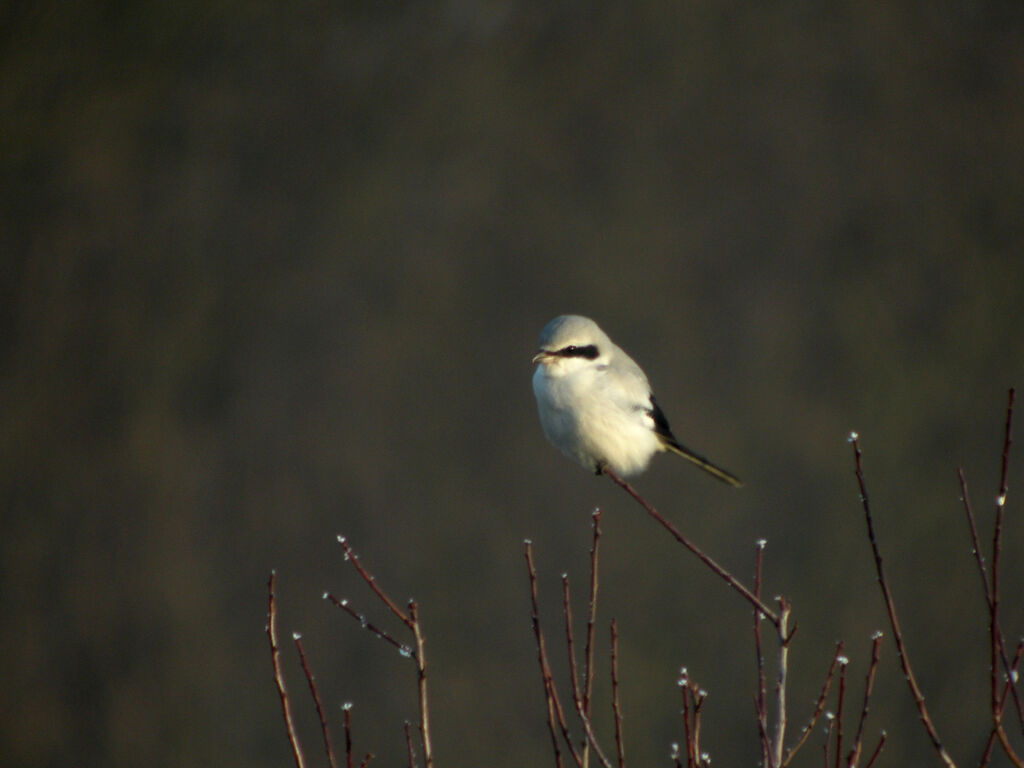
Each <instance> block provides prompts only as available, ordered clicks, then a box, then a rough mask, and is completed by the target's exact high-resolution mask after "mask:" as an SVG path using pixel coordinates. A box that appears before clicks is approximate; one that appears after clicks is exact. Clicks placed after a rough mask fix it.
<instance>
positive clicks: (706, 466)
mask: <svg viewBox="0 0 1024 768" xmlns="http://www.w3.org/2000/svg"><path fill="white" fill-rule="evenodd" d="M663 445H664V446H665V449H666V450H669V451H672V453H678V454H679V455H680V456H682V457H683V458H684V459H686V460H687V461H690V462H693V463H694V464H696V465H697V466H698V467H700V468H701V469H703V470H704V471H705V472H707V473H708V474H709V475H713V476H715V477H717V478H718V479H719V480H721V481H722V482H723V483H728V484H729V485H731V486H733V487H734V488H739V487H740V486H741V485H743V481H742V480H740V479H739V478H738V477H736V475H734V474H732V473H731V472H727V471H726V470H724V469H722V468H721V467H720V466H718V465H717V464H712V463H711V462H710V461H708V460H707V459H705V458H704V457H703V456H701V455H700V454H699V453H694V452H693V451H691V450H690V449H689V448H687V447H685V446H683V445H680V444H679V443H677V442H675V441H674V440H665V441H664V443H663Z"/></svg>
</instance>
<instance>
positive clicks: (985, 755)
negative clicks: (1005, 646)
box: [978, 640, 1024, 768]
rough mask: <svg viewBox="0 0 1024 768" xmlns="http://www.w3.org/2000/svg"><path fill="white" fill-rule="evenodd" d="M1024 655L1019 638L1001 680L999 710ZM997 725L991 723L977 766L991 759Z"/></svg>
mask: <svg viewBox="0 0 1024 768" xmlns="http://www.w3.org/2000/svg"><path fill="white" fill-rule="evenodd" d="M1022 655H1024V640H1020V641H1018V643H1017V649H1016V650H1015V651H1014V654H1013V659H1012V660H1011V661H1010V676H1009V677H1008V678H1007V679H1006V680H1005V681H1004V682H1003V691H1002V693H1001V694H1000V696H999V710H1000V711H1002V710H1003V708H1004V707H1005V706H1006V700H1007V698H1009V696H1010V686H1011V683H1010V680H1012V679H1013V678H1014V677H1016V676H1017V667H1018V665H1019V664H1020V660H1021V656H1022ZM998 728H999V725H996V724H993V725H992V729H991V731H989V734H988V740H987V741H986V742H985V749H984V751H983V752H982V755H981V760H979V761H978V768H985V766H986V765H988V763H989V760H991V759H992V747H993V746H995V742H996V730H998Z"/></svg>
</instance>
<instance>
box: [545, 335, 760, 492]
mask: <svg viewBox="0 0 1024 768" xmlns="http://www.w3.org/2000/svg"><path fill="white" fill-rule="evenodd" d="M539 347H540V348H539V350H538V351H537V354H536V355H534V356H533V362H534V363H536V364H537V370H536V371H535V372H534V374H533V394H534V395H535V396H536V397H537V410H538V411H539V412H540V423H541V426H542V427H543V428H544V434H545V435H546V436H547V438H548V440H550V441H551V443H552V444H553V445H554V446H555V447H556V448H558V449H559V450H560V451H561V452H562V453H564V454H565V455H566V456H568V457H569V458H571V459H575V460H576V461H578V462H579V463H580V464H582V465H583V466H584V467H585V468H586V469H589V470H590V471H592V472H596V473H597V474H601V472H602V470H603V469H604V468H606V467H607V468H608V469H611V470H612V471H614V472H615V473H616V474H617V475H620V476H623V477H625V476H628V475H635V474H637V473H639V472H642V471H643V470H644V469H646V468H647V465H648V464H649V463H650V461H651V458H652V457H653V456H654V454H656V453H660V452H662V451H671V452H673V453H677V454H679V455H680V456H682V457H683V458H684V459H687V460H689V461H691V462H693V463H694V464H696V465H697V466H698V467H700V468H701V469H703V470H704V471H705V472H708V473H710V474H712V475H714V476H715V477H717V478H718V479H719V480H721V481H722V482H725V483H728V484H729V485H734V486H739V485H742V483H741V482H740V480H739V479H738V478H737V477H736V476H735V475H733V474H731V473H730V472H727V471H726V470H724V469H722V468H721V467H719V466H717V465H715V464H712V463H711V462H710V461H708V460H707V459H705V458H704V457H703V456H701V455H700V454H698V453H694V452H693V451H691V450H690V449H689V448H687V447H685V446H684V445H681V444H680V443H679V441H678V440H676V438H675V435H673V434H672V430H671V429H670V428H669V426H668V421H667V420H666V419H665V414H663V413H662V412H661V408H659V407H658V404H657V403H656V402H655V401H654V395H653V394H652V392H651V385H650V384H649V383H648V382H647V376H645V375H644V372H643V371H642V370H641V369H640V366H639V365H637V364H636V363H635V362H633V359H632V358H631V357H630V356H629V355H627V354H626V353H625V352H623V351H622V350H621V349H619V347H617V346H616V345H615V344H614V343H613V342H612V340H611V339H609V338H608V336H607V335H606V334H605V332H604V331H602V330H601V329H600V328H599V327H598V325H597V323H595V322H594V321H593V320H591V319H590V318H587V317H582V316H580V315H561V316H559V317H556V318H555V319H554V320H552V321H551V322H550V323H548V324H547V325H546V326H544V330H542V331H541V332H540V343H539Z"/></svg>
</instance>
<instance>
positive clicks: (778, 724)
mask: <svg viewBox="0 0 1024 768" xmlns="http://www.w3.org/2000/svg"><path fill="white" fill-rule="evenodd" d="M778 601H779V622H778V624H777V629H778V631H779V657H778V662H777V669H776V675H777V678H776V682H775V710H776V711H775V718H776V720H775V736H774V741H773V743H772V765H782V747H783V741H784V740H785V738H786V676H787V675H788V673H789V640H790V638H791V637H792V636H793V635H792V633H789V634H788V635H787V631H788V626H789V614H790V605H789V603H788V602H787V601H786V598H784V597H780V598H778Z"/></svg>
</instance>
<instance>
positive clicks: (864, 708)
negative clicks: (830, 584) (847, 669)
mask: <svg viewBox="0 0 1024 768" xmlns="http://www.w3.org/2000/svg"><path fill="white" fill-rule="evenodd" d="M881 648H882V633H881V632H875V634H874V636H873V637H872V638H871V661H870V662H869V663H868V672H867V675H866V676H865V678H864V703H863V705H861V708H860V719H859V720H858V721H857V733H856V734H855V735H854V737H853V748H852V749H851V750H850V754H849V755H848V756H847V759H846V764H847V766H849V768H855V766H856V765H857V762H858V761H859V760H860V755H861V752H862V751H863V748H864V747H863V744H864V723H865V722H867V719H868V710H869V705H870V703H871V693H872V691H874V689H875V673H876V672H877V671H878V660H879V658H880V653H881Z"/></svg>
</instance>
